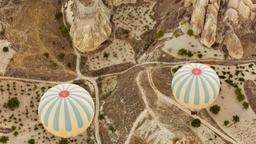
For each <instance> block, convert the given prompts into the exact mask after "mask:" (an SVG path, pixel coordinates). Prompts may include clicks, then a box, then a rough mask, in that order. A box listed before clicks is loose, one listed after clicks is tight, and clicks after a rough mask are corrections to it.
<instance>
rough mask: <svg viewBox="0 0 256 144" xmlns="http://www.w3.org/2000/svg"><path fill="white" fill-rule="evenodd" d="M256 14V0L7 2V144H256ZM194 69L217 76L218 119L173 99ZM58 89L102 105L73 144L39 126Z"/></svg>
mask: <svg viewBox="0 0 256 144" xmlns="http://www.w3.org/2000/svg"><path fill="white" fill-rule="evenodd" d="M255 16H256V1H255V0H54V1H46V0H33V1H31V0H2V1H0V59H1V60H0V93H1V94H0V98H1V99H2V101H0V107H1V109H0V143H8V144H23V143H24V144H26V143H32V142H31V141H34V143H38V144H43V143H49V144H55V143H70V144H253V143H255V141H256V139H255V119H256V113H255V112H256V111H255V110H256V104H255V102H254V100H255V99H256V98H255V94H256V27H255V24H256V17H255ZM190 62H199V63H205V64H208V65H210V66H211V67H212V68H214V69H215V70H216V72H217V74H218V75H219V77H220V79H221V84H222V86H221V93H220V96H219V97H218V98H217V100H216V101H215V102H214V104H213V105H212V106H214V105H217V106H219V107H220V111H219V112H218V114H215V113H213V112H212V110H211V107H212V106H210V107H209V108H207V109H204V110H202V111H200V112H199V113H198V115H191V112H190V111H189V110H188V109H186V108H185V107H183V106H181V105H180V104H179V103H177V102H176V101H175V99H174V98H173V96H172V91H171V87H170V83H171V81H172V77H173V74H174V73H175V72H176V70H177V69H178V68H179V66H181V65H183V64H186V63H190ZM59 83H75V84H78V85H81V86H82V87H84V88H85V89H87V90H88V91H89V92H90V93H91V95H92V96H93V100H94V102H95V107H96V113H95V117H94V121H93V123H92V125H91V126H90V128H89V129H88V130H87V132H86V133H84V134H83V135H80V136H78V137H75V138H70V139H61V138H58V137H54V136H53V135H51V134H50V133H48V132H46V130H44V129H43V127H42V125H41V123H40V121H39V120H38V116H37V112H36V111H37V107H38V99H39V98H40V97H41V96H42V94H43V93H44V92H45V90H47V89H48V88H50V87H52V86H53V85H55V84H59ZM12 101H16V105H15V106H12V105H10V104H8V103H11V102H12ZM17 101H18V102H17ZM17 103H19V104H17ZM194 119H199V120H200V121H201V125H200V126H199V127H194V126H192V125H191V122H192V121H194Z"/></svg>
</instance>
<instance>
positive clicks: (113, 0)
mask: <svg viewBox="0 0 256 144" xmlns="http://www.w3.org/2000/svg"><path fill="white" fill-rule="evenodd" d="M136 2H137V0H107V4H108V5H110V6H119V5H121V4H128V3H136Z"/></svg>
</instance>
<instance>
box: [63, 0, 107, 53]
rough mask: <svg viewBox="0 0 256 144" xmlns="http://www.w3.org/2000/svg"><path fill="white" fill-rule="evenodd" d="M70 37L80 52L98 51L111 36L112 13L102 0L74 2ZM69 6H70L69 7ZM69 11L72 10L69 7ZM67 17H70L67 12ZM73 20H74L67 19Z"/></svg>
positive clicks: (77, 0) (74, 0) (76, 0)
mask: <svg viewBox="0 0 256 144" xmlns="http://www.w3.org/2000/svg"><path fill="white" fill-rule="evenodd" d="M72 1H73V5H70V6H71V7H72V8H71V12H72V13H73V22H71V23H70V22H69V23H70V25H71V28H70V36H71V38H72V41H73V46H74V47H75V48H77V49H78V50H79V51H80V52H90V51H94V50H96V49H97V48H98V47H99V45H100V44H101V43H103V42H104V41H105V40H107V39H108V37H109V35H110V34H111V24H110V21H109V19H110V12H109V10H108V9H107V8H106V7H105V5H104V4H103V3H102V1H101V0H95V1H94V2H92V1H90V0H81V1H79V0H72ZM68 6H69V5H68ZM67 9H70V8H69V7H68V8H67ZM65 15H66V16H68V15H69V16H70V15H71V14H68V12H67V11H66V14H65ZM67 19H72V18H67Z"/></svg>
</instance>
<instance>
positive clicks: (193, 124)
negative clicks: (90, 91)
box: [191, 119, 201, 127]
mask: <svg viewBox="0 0 256 144" xmlns="http://www.w3.org/2000/svg"><path fill="white" fill-rule="evenodd" d="M191 125H192V126H193V127H200V126H201V121H200V120H199V119H193V120H192V122H191Z"/></svg>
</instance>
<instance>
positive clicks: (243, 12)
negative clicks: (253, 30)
mask: <svg viewBox="0 0 256 144" xmlns="http://www.w3.org/2000/svg"><path fill="white" fill-rule="evenodd" d="M250 12H251V10H250V8H249V7H248V6H247V5H245V4H244V3H243V2H242V1H240V3H239V6H238V13H239V15H240V16H242V18H245V19H248V18H249V16H250Z"/></svg>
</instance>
